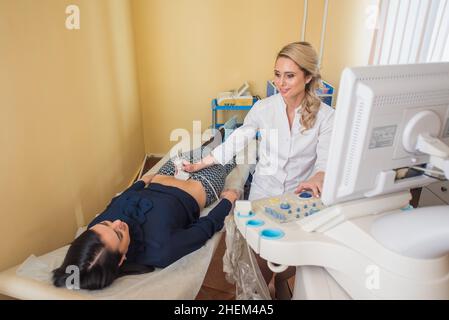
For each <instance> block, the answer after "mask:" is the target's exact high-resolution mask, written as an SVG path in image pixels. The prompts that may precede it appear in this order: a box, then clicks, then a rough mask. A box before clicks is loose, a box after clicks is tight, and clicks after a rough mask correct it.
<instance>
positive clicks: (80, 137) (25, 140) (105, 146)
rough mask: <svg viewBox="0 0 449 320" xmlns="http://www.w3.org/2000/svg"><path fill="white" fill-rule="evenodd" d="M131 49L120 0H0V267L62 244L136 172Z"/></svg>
mask: <svg viewBox="0 0 449 320" xmlns="http://www.w3.org/2000/svg"><path fill="white" fill-rule="evenodd" d="M68 4H77V5H79V7H80V9H81V29H80V30H77V31H69V30H67V29H66V28H65V19H66V14H65V8H66V6H67V5H68ZM134 56H135V54H134V40H133V32H132V24H131V10H130V3H129V1H128V0H123V1H121V0H82V1H81V0H69V1H65V0H39V1H35V0H0V146H1V157H0V195H1V196H0V197H1V201H0V217H1V219H0V221H1V223H0V235H1V238H2V240H1V241H0V270H2V269H5V268H7V267H10V266H12V265H14V264H16V263H19V262H21V261H23V260H24V259H25V258H26V257H27V256H28V255H29V254H32V253H33V254H42V253H44V252H47V251H49V250H52V249H55V248H57V247H60V246H62V245H64V244H67V243H68V242H69V241H70V240H71V239H72V238H73V235H74V233H75V231H76V228H77V225H81V224H83V223H85V222H88V221H89V220H90V219H91V218H92V217H93V216H94V215H95V214H96V213H98V212H99V211H100V210H101V209H103V208H104V207H105V206H106V205H107V203H108V201H109V200H110V198H111V197H112V196H113V195H114V194H115V193H116V192H118V191H119V190H120V189H122V188H123V187H125V186H126V185H127V184H128V182H129V181H130V179H131V178H132V176H133V175H134V174H135V172H136V171H137V169H138V167H139V166H140V164H141V162H142V160H143V155H144V145H143V131H142V126H141V113H140V107H139V99H138V90H137V76H136V66H135V57H134Z"/></svg>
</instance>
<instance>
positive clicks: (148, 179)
mask: <svg viewBox="0 0 449 320" xmlns="http://www.w3.org/2000/svg"><path fill="white" fill-rule="evenodd" d="M154 176H155V175H154V174H148V173H146V174H145V175H143V176H142V178H140V180H142V181H143V182H145V184H149V183H150V182H151V180H153V178H154Z"/></svg>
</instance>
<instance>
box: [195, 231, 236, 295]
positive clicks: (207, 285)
mask: <svg viewBox="0 0 449 320" xmlns="http://www.w3.org/2000/svg"><path fill="white" fill-rule="evenodd" d="M225 236H226V235H225V234H223V236H222V237H221V241H220V243H219V245H218V247H217V250H216V251H215V254H214V256H213V257H212V261H211V264H210V265H209V269H208V270H207V273H206V277H205V278H204V282H203V285H202V287H201V289H200V292H198V295H197V297H196V300H235V286H234V285H233V284H230V283H229V282H228V281H227V280H226V278H225V273H224V272H223V255H224V253H225V251H226V244H225V241H224V239H225Z"/></svg>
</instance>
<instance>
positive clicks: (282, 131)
mask: <svg viewBox="0 0 449 320" xmlns="http://www.w3.org/2000/svg"><path fill="white" fill-rule="evenodd" d="M274 76H275V80H274V82H275V85H276V87H277V88H278V90H279V93H278V94H276V95H273V96H271V97H269V98H266V99H263V100H260V101H258V102H257V103H256V104H255V105H254V107H253V108H252V109H251V110H250V111H249V113H248V115H247V116H246V118H245V121H244V123H243V125H242V126H241V127H240V128H239V129H237V130H235V131H234V132H233V134H232V135H231V136H230V137H229V138H228V139H227V140H226V142H225V143H223V144H222V145H220V146H218V147H217V148H215V149H214V150H213V151H212V153H211V154H210V156H207V157H205V158H203V160H202V161H201V162H197V163H194V164H188V163H185V164H184V169H185V170H186V171H188V172H196V171H198V170H201V169H203V168H205V167H208V166H210V165H212V164H222V165H225V164H226V163H228V162H230V161H231V160H232V159H233V156H234V155H235V154H236V153H238V152H239V151H241V150H242V149H243V148H244V147H245V145H246V144H247V143H248V142H249V141H250V140H251V139H254V138H255V137H256V133H257V132H259V134H260V145H259V161H258V163H257V165H256V170H255V173H254V176H253V181H252V184H251V190H250V195H249V200H257V199H261V198H266V197H273V196H278V195H281V194H284V193H287V192H293V191H295V192H296V193H299V192H301V191H303V190H305V189H308V190H311V191H312V192H313V194H314V195H315V196H316V197H319V196H320V194H321V190H322V188H323V181H324V174H325V168H326V162H327V158H328V149H329V141H330V137H331V133H332V125H333V113H334V111H333V109H332V108H331V107H329V106H328V105H326V104H324V103H322V102H321V100H320V99H319V98H318V96H317V95H316V89H317V88H318V87H319V85H320V81H321V76H320V72H319V69H318V56H317V53H316V51H315V50H314V49H313V47H312V46H311V45H310V44H309V43H307V42H294V43H291V44H288V45H287V46H285V47H284V48H282V50H281V51H280V52H279V53H278V55H277V58H276V63H275V68H274Z"/></svg>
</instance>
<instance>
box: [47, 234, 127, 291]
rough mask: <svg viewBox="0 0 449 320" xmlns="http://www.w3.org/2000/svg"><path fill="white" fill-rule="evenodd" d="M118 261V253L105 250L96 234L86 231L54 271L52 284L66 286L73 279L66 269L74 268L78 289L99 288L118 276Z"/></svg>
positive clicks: (71, 246) (72, 245) (107, 284)
mask: <svg viewBox="0 0 449 320" xmlns="http://www.w3.org/2000/svg"><path fill="white" fill-rule="evenodd" d="M121 258H122V255H121V254H120V252H118V251H112V250H110V249H108V248H106V246H105V245H104V244H103V242H101V239H100V236H99V235H98V234H97V233H95V232H94V231H93V230H86V231H84V232H83V233H82V234H81V235H80V236H79V237H78V238H76V239H75V240H74V241H73V242H72V244H71V245H70V248H69V250H68V251H67V255H66V256H65V259H64V262H63V263H62V265H61V266H60V267H59V268H57V269H55V270H53V284H54V285H55V286H56V287H66V286H67V285H68V284H67V280H70V279H71V278H70V279H69V277H71V276H72V273H71V272H70V271H69V270H71V269H70V268H69V267H76V268H78V270H79V287H80V289H89V290H96V289H102V288H104V287H107V286H109V285H110V284H111V283H112V282H113V281H114V280H115V279H116V278H117V277H118V275H119V263H120V259H121Z"/></svg>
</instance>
